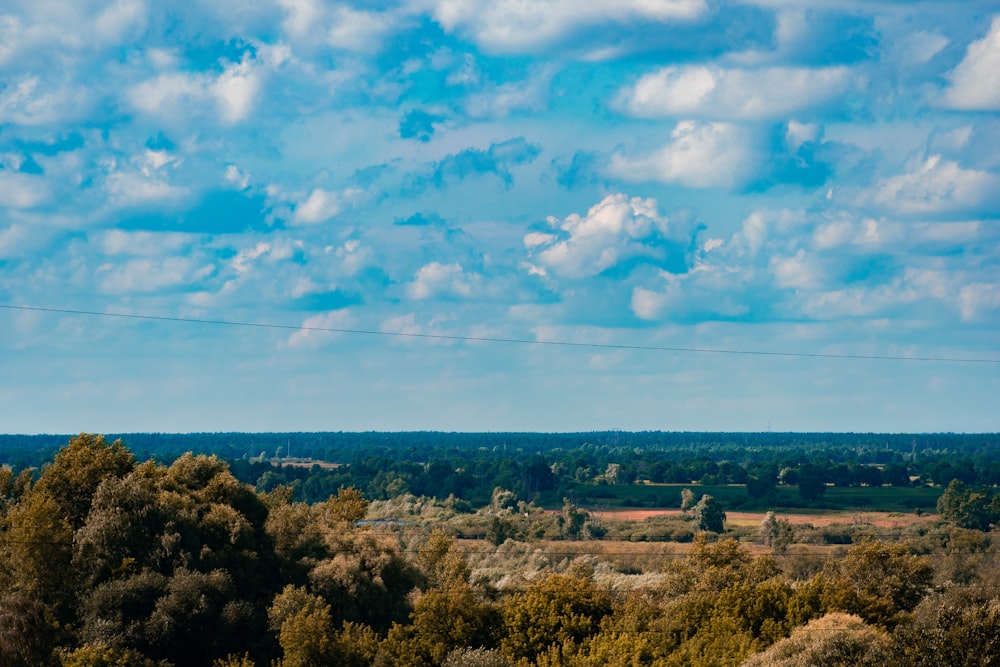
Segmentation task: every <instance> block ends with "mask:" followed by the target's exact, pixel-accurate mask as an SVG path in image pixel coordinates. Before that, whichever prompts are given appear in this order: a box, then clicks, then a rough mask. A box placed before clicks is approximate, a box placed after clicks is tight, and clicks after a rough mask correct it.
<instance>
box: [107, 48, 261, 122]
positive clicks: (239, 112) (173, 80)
mask: <svg viewBox="0 0 1000 667" xmlns="http://www.w3.org/2000/svg"><path fill="white" fill-rule="evenodd" d="M279 60H280V57H279ZM278 64H280V63H278ZM261 77H262V66H261V64H260V63H259V62H258V61H257V60H255V59H254V58H253V57H252V56H251V55H250V54H249V53H247V54H244V56H243V58H242V60H240V62H238V63H228V64H227V65H226V66H225V67H224V69H223V71H222V72H221V73H220V74H218V75H217V76H216V75H212V74H210V73H204V72H177V71H173V72H165V73H162V74H159V75H157V76H155V77H152V78H150V79H147V80H145V81H142V82H141V83H138V84H136V85H134V86H132V87H131V88H130V89H129V90H128V91H127V92H126V98H127V100H128V102H129V104H130V105H131V106H132V107H133V108H134V109H136V110H137V111H140V112H142V113H145V114H148V115H151V116H156V117H160V118H167V119H171V120H176V119H178V118H180V119H183V118H189V117H191V116H192V115H198V114H200V113H206V114H208V113H209V112H211V111H213V110H214V113H215V116H216V118H217V119H218V121H219V122H220V124H222V125H234V124H236V123H239V122H241V121H243V120H245V119H246V118H247V116H248V115H249V114H250V112H251V111H252V109H253V108H254V105H255V102H256V100H257V97H258V93H259V92H260V90H261V86H262V79H261Z"/></svg>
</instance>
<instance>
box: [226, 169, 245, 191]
mask: <svg viewBox="0 0 1000 667" xmlns="http://www.w3.org/2000/svg"><path fill="white" fill-rule="evenodd" d="M225 179H226V181H227V182H229V183H232V184H233V185H234V186H236V187H237V188H239V189H240V190H246V189H247V187H249V185H250V174H248V173H246V172H245V171H243V170H242V169H240V168H239V167H237V166H236V165H235V164H227V165H226V171H225Z"/></svg>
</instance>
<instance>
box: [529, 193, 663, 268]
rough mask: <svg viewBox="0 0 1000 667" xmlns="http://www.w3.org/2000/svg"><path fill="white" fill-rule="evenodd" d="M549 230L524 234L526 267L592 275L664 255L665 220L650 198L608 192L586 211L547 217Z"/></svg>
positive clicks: (661, 257) (657, 258) (654, 259)
mask: <svg viewBox="0 0 1000 667" xmlns="http://www.w3.org/2000/svg"><path fill="white" fill-rule="evenodd" d="M548 223H549V226H550V227H551V228H552V229H553V231H552V232H531V233H529V234H527V235H525V237H524V246H525V248H526V249H528V251H529V253H530V256H531V258H532V260H533V262H534V264H528V265H527V267H526V268H528V269H529V272H532V273H540V271H539V268H540V267H541V268H543V269H544V271H542V272H541V273H547V272H548V271H551V272H552V273H554V274H556V275H560V276H566V277H568V278H584V277H588V276H596V275H598V274H599V273H602V272H604V271H606V270H608V269H610V268H611V267H613V266H616V265H617V264H620V263H621V262H624V261H627V260H630V259H634V258H636V257H647V258H650V260H652V261H656V260H663V259H664V257H665V255H666V253H665V250H664V246H665V245H666V244H667V243H669V241H670V239H669V237H668V231H669V228H668V222H667V219H666V217H664V216H662V215H660V213H659V212H658V211H657V203H656V200H654V199H641V198H639V197H633V198H631V199H630V198H629V197H628V196H627V195H624V194H615V195H609V196H607V197H605V198H604V199H603V200H601V201H600V202H599V203H597V204H595V205H594V206H592V207H591V208H590V209H589V210H588V211H587V214H586V215H584V216H581V215H579V214H576V213H574V214H572V215H570V216H568V217H566V218H564V219H562V220H559V219H557V218H554V217H550V218H548Z"/></svg>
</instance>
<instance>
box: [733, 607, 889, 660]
mask: <svg viewBox="0 0 1000 667" xmlns="http://www.w3.org/2000/svg"><path fill="white" fill-rule="evenodd" d="M891 656H892V652H891V649H890V638H889V636H888V635H887V634H886V633H885V632H881V631H879V630H878V629H876V628H873V627H871V626H869V625H866V624H865V622H864V621H863V620H861V619H860V618H858V617H857V616H851V615H849V614H841V613H833V614H828V615H826V616H824V617H822V618H819V619H815V620H812V621H810V622H809V623H808V624H807V625H805V626H804V627H800V628H796V629H795V630H794V631H793V632H792V634H791V636H789V637H787V638H786V639H782V640H781V641H779V642H778V643H776V644H774V645H773V646H771V647H770V648H769V649H767V650H766V651H764V652H762V653H757V654H755V655H752V656H750V657H749V658H747V659H746V660H744V661H743V664H742V665H741V667H813V666H814V665H824V667H877V666H881V665H884V664H886V663H887V662H889V659H890V657H891Z"/></svg>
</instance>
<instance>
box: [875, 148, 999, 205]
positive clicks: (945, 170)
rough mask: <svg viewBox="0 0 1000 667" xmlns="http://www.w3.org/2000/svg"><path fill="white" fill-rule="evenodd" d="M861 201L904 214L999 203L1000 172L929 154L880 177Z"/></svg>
mask: <svg viewBox="0 0 1000 667" xmlns="http://www.w3.org/2000/svg"><path fill="white" fill-rule="evenodd" d="M862 203H874V204H876V205H878V206H882V207H886V208H888V209H891V210H894V211H897V212H899V213H905V214H919V213H941V212H947V211H961V210H967V209H975V208H978V207H982V206H995V205H997V204H1000V175H998V174H995V173H992V172H989V171H982V170H978V169H965V168H963V167H961V166H960V165H959V164H958V163H957V162H955V161H953V160H945V159H942V157H941V156H940V155H931V156H930V157H928V158H927V159H926V160H924V161H923V162H921V163H918V164H915V165H913V168H912V170H911V171H910V172H908V173H905V174H899V175H897V176H892V177H889V178H886V179H884V180H882V181H881V182H880V183H878V184H877V186H876V188H875V190H874V192H873V193H869V194H868V195H865V196H863V197H862Z"/></svg>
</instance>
